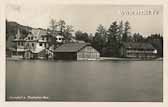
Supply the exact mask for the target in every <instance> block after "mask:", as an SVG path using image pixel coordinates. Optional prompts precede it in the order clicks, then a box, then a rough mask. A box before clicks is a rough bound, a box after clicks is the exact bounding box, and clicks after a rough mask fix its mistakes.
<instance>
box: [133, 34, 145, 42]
mask: <svg viewBox="0 0 168 107" xmlns="http://www.w3.org/2000/svg"><path fill="white" fill-rule="evenodd" d="M132 41H133V42H144V38H143V36H142V35H141V34H140V33H134V34H133V40H132Z"/></svg>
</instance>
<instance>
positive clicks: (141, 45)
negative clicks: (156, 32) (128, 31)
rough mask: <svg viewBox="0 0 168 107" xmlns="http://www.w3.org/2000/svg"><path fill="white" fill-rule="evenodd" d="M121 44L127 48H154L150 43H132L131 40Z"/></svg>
mask: <svg viewBox="0 0 168 107" xmlns="http://www.w3.org/2000/svg"><path fill="white" fill-rule="evenodd" d="M123 45H124V46H125V48H128V49H131V48H132V49H145V50H147V49H151V50H154V49H155V48H154V47H153V46H152V45H151V44H150V43H132V42H129V43H123Z"/></svg>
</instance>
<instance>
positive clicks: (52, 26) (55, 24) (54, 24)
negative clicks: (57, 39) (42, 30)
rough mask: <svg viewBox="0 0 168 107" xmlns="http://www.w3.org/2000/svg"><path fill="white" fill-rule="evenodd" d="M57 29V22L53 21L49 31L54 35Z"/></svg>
mask: <svg viewBox="0 0 168 107" xmlns="http://www.w3.org/2000/svg"><path fill="white" fill-rule="evenodd" d="M57 27H58V24H57V21H56V20H55V19H51V20H50V26H49V28H48V30H51V32H52V33H56V32H57Z"/></svg>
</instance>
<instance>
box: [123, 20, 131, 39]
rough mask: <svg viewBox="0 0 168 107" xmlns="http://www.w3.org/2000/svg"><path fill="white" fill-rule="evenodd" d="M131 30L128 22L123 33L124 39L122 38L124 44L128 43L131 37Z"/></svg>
mask: <svg viewBox="0 0 168 107" xmlns="http://www.w3.org/2000/svg"><path fill="white" fill-rule="evenodd" d="M130 29H131V27H130V23H129V22H128V21H126V22H125V24H124V33H123V37H122V41H123V42H127V41H128V36H130V32H129V30H130Z"/></svg>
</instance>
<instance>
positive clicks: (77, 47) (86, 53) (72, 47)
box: [54, 43, 100, 60]
mask: <svg viewBox="0 0 168 107" xmlns="http://www.w3.org/2000/svg"><path fill="white" fill-rule="evenodd" d="M99 58H100V53H99V52H98V51H97V50H96V49H94V48H93V47H92V46H91V45H90V44H89V43H66V44H63V45H61V46H60V47H58V48H56V49H55V50H54V59H56V60H97V59H99Z"/></svg>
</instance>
